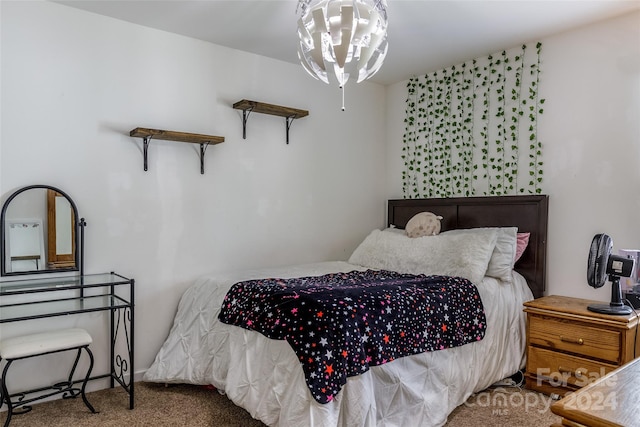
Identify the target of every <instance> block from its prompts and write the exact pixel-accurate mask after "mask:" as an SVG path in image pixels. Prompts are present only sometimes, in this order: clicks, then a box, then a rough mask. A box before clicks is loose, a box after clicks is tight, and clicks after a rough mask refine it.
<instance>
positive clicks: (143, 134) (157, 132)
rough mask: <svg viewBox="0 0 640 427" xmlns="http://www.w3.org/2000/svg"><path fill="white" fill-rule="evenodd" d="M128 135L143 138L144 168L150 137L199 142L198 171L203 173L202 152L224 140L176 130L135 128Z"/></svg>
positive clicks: (145, 166) (222, 137) (192, 142)
mask: <svg viewBox="0 0 640 427" xmlns="http://www.w3.org/2000/svg"><path fill="white" fill-rule="evenodd" d="M129 136H133V137H139V138H143V154H144V170H145V171H146V170H147V169H148V168H147V152H148V149H149V142H150V141H151V139H152V138H155V139H160V140H163V141H177V142H186V143H190V144H200V173H201V174H204V153H205V151H206V150H207V147H208V146H209V145H211V144H220V143H221V142H224V136H213V135H203V134H199V133H187V132H176V131H172V130H161V129H148V128H135V129H133V130H132V131H131V132H129Z"/></svg>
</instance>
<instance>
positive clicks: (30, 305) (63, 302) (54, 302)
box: [0, 272, 134, 409]
mask: <svg viewBox="0 0 640 427" xmlns="http://www.w3.org/2000/svg"><path fill="white" fill-rule="evenodd" d="M96 311H109V316H110V334H109V336H110V341H111V342H110V351H111V354H110V356H111V357H110V360H111V362H110V372H109V373H107V374H102V375H96V376H93V377H91V378H90V380H96V379H102V378H109V379H110V381H111V382H110V385H111V387H112V388H113V387H114V386H115V382H118V383H119V384H120V385H121V386H122V388H124V389H125V391H126V392H127V393H128V394H129V408H130V409H133V407H134V393H133V376H134V369H133V362H134V345H133V343H134V341H133V337H134V327H133V326H134V280H133V279H128V278H126V277H124V276H121V275H119V274H116V273H113V272H112V273H104V274H85V275H76V276H67V277H48V278H38V279H24V280H11V281H3V282H0V323H9V322H20V321H25V320H31V319H42V318H46V317H56V316H67V315H71V314H80V313H90V312H96ZM122 347H124V348H126V350H125V351H124V353H122V354H121V353H120V352H118V351H117V349H119V348H122ZM127 375H128V377H129V378H128V380H127V378H126V376H127ZM25 393H26V392H25Z"/></svg>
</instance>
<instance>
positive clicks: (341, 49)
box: [298, 0, 388, 110]
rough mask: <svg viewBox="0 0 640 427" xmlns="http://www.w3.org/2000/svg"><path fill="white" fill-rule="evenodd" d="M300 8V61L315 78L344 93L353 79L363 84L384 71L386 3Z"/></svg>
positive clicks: (327, 2)
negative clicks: (338, 88)
mask: <svg viewBox="0 0 640 427" xmlns="http://www.w3.org/2000/svg"><path fill="white" fill-rule="evenodd" d="M298 8H299V9H300V11H301V17H300V19H299V20H298V37H299V39H300V44H299V46H298V58H299V59H300V62H301V63H302V66H303V67H304V69H305V70H307V72H308V73H309V74H310V75H311V76H312V77H314V78H316V79H319V80H322V81H323V82H325V83H327V84H328V83H329V80H333V81H336V82H337V83H338V85H339V86H340V87H341V88H342V89H344V85H345V83H347V80H349V78H350V77H354V78H357V82H361V81H363V80H365V79H367V78H369V77H371V76H373V75H374V74H375V73H376V72H377V71H378V70H379V69H380V67H381V66H382V61H383V60H384V57H385V55H386V54H387V47H388V44H387V9H386V8H387V2H386V0H299V2H298ZM343 97H344V92H343ZM342 109H343V110H344V105H343V108H342Z"/></svg>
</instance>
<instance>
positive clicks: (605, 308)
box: [587, 304, 631, 315]
mask: <svg viewBox="0 0 640 427" xmlns="http://www.w3.org/2000/svg"><path fill="white" fill-rule="evenodd" d="M587 308H588V309H589V311H593V312H595V313H601V314H614V315H625V314H631V308H630V307H628V306H626V305H611V304H591V305H589V306H588V307H587Z"/></svg>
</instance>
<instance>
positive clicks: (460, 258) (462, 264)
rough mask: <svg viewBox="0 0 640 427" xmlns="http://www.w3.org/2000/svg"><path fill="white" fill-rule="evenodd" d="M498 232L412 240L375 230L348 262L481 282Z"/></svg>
mask: <svg viewBox="0 0 640 427" xmlns="http://www.w3.org/2000/svg"><path fill="white" fill-rule="evenodd" d="M497 234H498V233H497V231H496V230H495V229H485V230H480V231H478V232H477V233H460V234H448V235H447V234H446V233H445V234H440V235H437V236H424V237H416V238H413V239H412V238H410V237H407V236H406V235H404V234H400V233H397V232H390V231H380V230H373V231H372V232H371V233H370V234H369V235H368V236H367V237H366V238H365V239H364V241H363V242H362V243H361V244H360V246H358V247H357V248H356V250H355V251H354V252H353V254H352V255H351V257H350V258H349V263H351V264H357V265H361V266H363V267H367V268H377V269H382V270H392V271H398V272H400V273H409V274H426V275H444V276H456V277H464V278H466V279H469V280H471V281H472V282H473V283H480V281H481V280H482V278H483V277H484V276H485V272H486V271H487V266H488V265H489V259H490V258H491V254H492V253H493V249H494V247H495V245H496V239H497Z"/></svg>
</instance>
